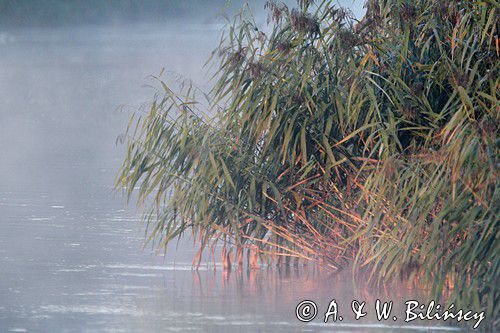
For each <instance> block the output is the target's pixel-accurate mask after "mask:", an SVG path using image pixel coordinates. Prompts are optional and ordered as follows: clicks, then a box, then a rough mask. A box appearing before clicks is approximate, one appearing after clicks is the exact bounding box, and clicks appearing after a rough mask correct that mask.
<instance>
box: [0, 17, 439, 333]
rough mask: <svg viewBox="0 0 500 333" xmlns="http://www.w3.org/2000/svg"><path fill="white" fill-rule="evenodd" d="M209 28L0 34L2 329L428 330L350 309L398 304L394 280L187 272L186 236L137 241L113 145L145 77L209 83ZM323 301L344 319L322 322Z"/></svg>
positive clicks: (143, 93) (212, 36) (143, 95)
mask: <svg viewBox="0 0 500 333" xmlns="http://www.w3.org/2000/svg"><path fill="white" fill-rule="evenodd" d="M218 31H219V26H217V25H189V26H186V28H183V29H182V30H179V28H178V26H176V25H170V26H169V25H165V26H161V27H160V26H148V25H135V26H129V27H86V28H71V29H64V30H63V29H44V30H15V31H11V32H7V33H2V35H1V37H0V156H1V157H0V269H1V273H0V331H1V332H95V331H98V332H107V331H109V332H154V331H214V332H215V331H217V332H219V331H227V332H235V331H282V332H295V331H321V330H331V329H332V328H337V329H339V330H345V331H356V332H365V331H370V332H371V331H381V332H382V331H384V332H385V331H388V330H392V331H401V330H402V328H404V329H406V330H407V331H415V330H416V331H421V330H426V329H429V326H428V325H429V324H428V323H425V322H422V323H418V324H414V325H413V326H412V327H410V326H409V325H403V323H402V322H401V320H400V321H398V322H397V323H393V322H390V321H389V323H388V324H384V323H383V322H382V323H379V322H378V321H376V320H375V319H374V318H373V317H370V318H368V319H367V320H364V321H358V322H356V321H354V320H353V319H352V314H351V315H350V316H348V312H349V309H350V302H351V300H353V299H360V300H367V302H368V303H370V304H373V303H374V301H375V299H376V298H377V297H380V295H383V296H384V295H385V297H392V298H393V299H395V300H396V301H398V300H399V301H401V300H403V299H405V297H406V296H407V295H410V294H411V293H412V292H410V291H407V290H405V289H404V288H399V289H396V291H394V290H392V291H390V292H388V293H384V292H378V293H373V292H371V291H370V290H369V288H367V287H362V286H361V285H359V284H354V283H352V281H351V279H350V275H349V274H348V273H346V272H345V273H341V274H332V273H327V272H321V271H318V270H316V269H314V268H311V267H309V268H301V269H299V270H294V269H288V270H287V269H282V270H278V269H275V268H273V269H261V270H259V271H247V270H244V271H243V272H241V273H238V272H231V273H223V272H221V270H220V269H219V270H217V271H214V270H213V269H211V268H210V267H207V266H201V267H200V270H199V271H194V270H192V268H191V260H192V258H193V257H194V254H195V251H194V250H193V248H192V247H191V246H190V243H189V242H186V241H184V242H181V245H180V246H179V248H177V249H176V247H175V244H174V246H172V247H170V248H169V249H168V250H167V253H166V256H163V255H162V254H159V255H158V254H155V252H154V251H153V250H151V249H149V248H146V249H143V248H142V245H143V234H142V231H141V230H142V229H141V228H140V223H139V222H140V220H139V217H138V216H139V215H138V214H137V212H136V211H135V210H134V209H133V208H126V207H125V206H124V201H123V198H121V197H120V196H119V195H117V194H116V193H114V192H113V182H114V179H115V176H116V173H117V169H118V167H119V165H120V161H121V158H122V157H123V149H124V148H123V147H121V146H118V147H117V146H116V145H115V140H116V138H117V136H118V135H119V134H120V133H121V132H122V131H123V129H124V128H125V125H126V121H127V117H128V112H129V111H130V110H137V109H139V108H140V107H141V105H143V103H144V102H145V101H147V100H148V99H149V98H150V97H151V95H152V93H153V90H152V89H151V88H147V87H143V85H144V84H151V83H153V81H152V80H151V79H150V78H148V75H151V74H153V75H156V74H158V73H159V72H160V70H161V68H162V67H164V66H166V69H167V70H168V71H174V72H178V73H183V74H184V75H185V76H186V77H188V78H191V79H193V80H194V81H196V82H200V83H201V86H202V87H203V85H204V84H206V77H205V76H204V74H203V71H202V70H201V68H202V65H203V63H204V60H205V59H206V57H207V56H208V54H209V52H210V50H211V49H212V48H213V46H214V45H215V43H216V40H217V37H218ZM120 106H123V109H124V110H125V112H120V111H118V109H119V107H120ZM333 298H335V299H336V300H337V302H338V303H339V307H340V309H341V312H343V313H345V317H346V320H345V321H344V322H342V323H340V322H337V323H336V324H332V323H330V324H323V323H322V318H321V316H322V313H324V312H325V311H326V307H327V304H328V302H329V301H330V300H331V299H333ZM304 299H312V300H315V301H316V302H317V303H318V306H319V309H320V313H319V315H318V317H317V318H316V319H315V320H314V321H313V322H312V323H309V324H304V323H301V322H299V321H298V320H297V319H296V318H295V315H294V313H295V306H296V305H297V304H298V303H299V302H300V301H301V300H304ZM370 306H371V305H370ZM401 309H402V307H401V305H399V306H398V311H399V312H398V314H399V313H401ZM335 325H336V326H335ZM387 325H392V326H391V327H392V329H390V328H389V327H387ZM418 325H420V326H418Z"/></svg>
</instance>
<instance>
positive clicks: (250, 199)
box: [117, 0, 500, 328]
mask: <svg viewBox="0 0 500 333" xmlns="http://www.w3.org/2000/svg"><path fill="white" fill-rule="evenodd" d="M266 6H267V7H268V9H269V13H270V17H269V21H270V24H271V27H272V32H270V33H268V34H264V33H263V32H262V31H260V30H259V29H258V27H257V26H256V24H255V22H254V21H253V19H252V16H251V14H250V13H248V12H242V13H241V14H240V15H239V16H237V17H235V18H234V19H233V20H232V21H230V22H229V23H228V27H227V29H225V32H224V34H223V36H222V38H221V42H220V45H219V47H218V48H217V49H216V51H215V52H214V55H213V58H212V59H211V63H212V64H213V65H214V68H215V76H214V84H213V89H212V90H211V91H210V92H209V93H207V94H205V95H204V98H206V100H205V102H203V103H201V102H200V100H201V99H199V98H198V97H197V94H196V93H195V90H194V89H187V90H184V91H182V92H180V93H174V92H173V91H172V90H171V89H170V88H169V87H167V85H166V84H165V83H163V82H162V81H161V80H159V84H160V85H161V87H162V89H163V91H161V92H159V93H158V94H157V95H156V96H155V99H154V102H153V103H152V107H151V109H150V110H149V113H148V114H147V115H145V116H142V115H140V114H137V115H135V116H134V117H132V119H131V122H130V125H129V129H128V133H129V141H128V152H127V154H126V156H125V160H124V163H123V166H122V168H121V171H120V175H119V179H118V182H117V184H118V186H120V187H124V188H125V189H126V193H127V194H128V195H129V196H130V195H132V193H133V192H134V190H133V189H134V187H136V186H138V187H139V190H138V191H137V192H138V195H139V199H138V201H139V203H141V204H145V206H146V207H149V209H150V214H149V215H148V216H149V217H148V221H149V223H148V235H149V238H148V241H153V242H154V241H156V242H157V243H155V244H156V245H158V246H159V247H160V248H161V247H164V246H165V245H166V244H167V243H168V242H169V241H171V240H173V239H175V238H176V237H178V236H179V235H181V234H182V233H184V232H185V231H188V230H189V231H191V232H193V234H194V235H195V238H196V239H197V241H198V242H199V245H200V251H199V254H198V256H197V257H196V258H195V262H197V263H199V260H200V258H201V253H202V251H203V250H204V249H206V248H211V249H212V251H213V249H214V248H215V247H214V244H215V243H217V242H223V243H224V246H225V249H224V253H225V256H226V258H228V257H227V252H226V251H227V250H226V247H235V249H236V251H235V253H239V252H240V251H243V249H245V250H246V251H248V252H249V257H251V261H252V266H254V267H255V266H256V265H257V263H256V262H257V261H258V260H260V261H261V263H265V262H269V263H271V262H274V263H276V264H278V265H287V264H290V263H291V262H292V261H293V262H294V263H295V264H296V263H297V262H298V260H302V261H312V262H316V263H318V264H320V265H322V266H327V267H331V268H337V269H340V268H344V267H351V266H352V267H353V268H354V269H355V270H358V269H364V270H369V271H370V272H371V278H372V279H373V280H374V281H376V282H379V283H386V282H389V281H391V280H392V279H394V278H397V277H401V276H404V277H405V279H408V280H415V281H418V285H419V286H424V287H426V288H429V289H430V290H431V291H432V293H433V294H434V295H442V294H443V292H445V291H448V292H449V294H450V301H454V302H457V306H464V307H465V306H471V307H473V308H475V309H476V311H479V310H485V311H486V316H487V318H489V320H490V323H489V324H490V326H489V327H490V328H491V327H496V326H497V325H498V321H497V320H498V319H497V318H498V314H499V307H498V300H499V289H498V285H500V284H499V276H498V273H499V272H498V271H499V259H498V253H499V250H500V246H499V242H498V240H497V238H498V234H499V230H500V229H499V221H498V218H497V216H498V209H499V202H498V200H499V191H498V183H497V173H498V171H497V166H498V165H499V164H498V163H499V160H498V156H499V155H498V149H499V145H498V142H499V140H498V126H499V112H498V111H499V100H498V96H499V91H498V88H499V65H498V63H499V57H500V45H499V39H498V27H499V22H498V11H499V5H498V2H497V1H495V0H483V1H479V0H471V1H458V2H457V1H435V0H414V1H406V0H378V1H376V0H371V1H368V2H367V13H366V16H365V17H364V18H363V19H362V20H361V21H357V20H355V19H354V18H353V17H352V15H351V14H350V13H349V11H348V10H346V9H343V8H339V7H336V6H335V5H334V4H333V3H332V2H330V1H323V2H321V3H316V4H314V3H311V1H298V7H297V8H294V9H291V8H288V7H287V6H285V5H284V4H281V3H278V2H275V1H269V2H268V3H267V5H266ZM198 95H199V94H198ZM207 104H208V105H209V106H208V109H207V108H206V105H207ZM207 115H210V116H207ZM256 253H258V254H259V255H257V256H256ZM292 258H295V259H293V260H291V259H292ZM238 260H240V259H238ZM229 261H230V258H229ZM226 264H227V263H226ZM229 264H230V263H229Z"/></svg>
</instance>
